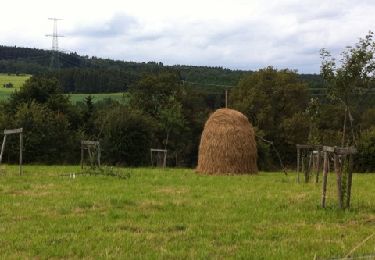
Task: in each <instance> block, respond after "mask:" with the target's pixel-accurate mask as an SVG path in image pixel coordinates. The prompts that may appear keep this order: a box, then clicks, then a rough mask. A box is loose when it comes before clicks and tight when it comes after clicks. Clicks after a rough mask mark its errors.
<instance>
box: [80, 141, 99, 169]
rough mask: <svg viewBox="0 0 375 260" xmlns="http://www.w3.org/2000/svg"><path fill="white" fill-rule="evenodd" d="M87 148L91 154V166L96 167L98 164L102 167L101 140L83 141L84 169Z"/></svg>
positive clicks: (82, 156)
mask: <svg viewBox="0 0 375 260" xmlns="http://www.w3.org/2000/svg"><path fill="white" fill-rule="evenodd" d="M85 150H87V153H88V155H89V161H90V167H91V168H95V161H96V165H97V166H98V167H99V168H100V156H101V152H100V142H99V141H81V169H83V162H84V159H85V158H84V157H85Z"/></svg>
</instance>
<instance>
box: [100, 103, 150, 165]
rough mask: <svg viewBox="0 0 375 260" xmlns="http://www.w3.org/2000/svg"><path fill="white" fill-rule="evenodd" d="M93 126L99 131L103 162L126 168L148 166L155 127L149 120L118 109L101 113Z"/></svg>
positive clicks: (121, 108)
mask: <svg viewBox="0 0 375 260" xmlns="http://www.w3.org/2000/svg"><path fill="white" fill-rule="evenodd" d="M96 125H97V128H101V135H100V138H101V140H102V147H103V160H104V161H106V162H108V163H110V164H123V165H128V166H139V165H147V164H148V163H149V161H150V148H151V144H152V140H153V133H154V125H155V122H154V121H153V120H152V119H151V118H150V117H149V116H146V115H144V114H142V112H140V111H138V110H134V109H129V108H126V107H123V106H117V107H114V108H113V109H111V110H109V111H107V110H106V111H102V112H101V113H100V116H99V117H98V119H97V121H96Z"/></svg>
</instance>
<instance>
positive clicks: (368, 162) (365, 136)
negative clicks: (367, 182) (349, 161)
mask: <svg viewBox="0 0 375 260" xmlns="http://www.w3.org/2000/svg"><path fill="white" fill-rule="evenodd" d="M355 170H356V171H358V172H375V127H372V128H370V129H368V130H366V131H364V132H363V133H362V136H361V139H360V141H359V144H358V154H357V155H356V160H355Z"/></svg>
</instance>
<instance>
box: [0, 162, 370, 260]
mask: <svg viewBox="0 0 375 260" xmlns="http://www.w3.org/2000/svg"><path fill="white" fill-rule="evenodd" d="M119 171H121V172H122V173H126V174H128V175H130V178H129V179H119V178H116V177H107V176H82V175H77V176H76V178H75V179H73V178H69V177H68V176H60V175H62V174H69V173H73V172H75V173H79V168H78V167H76V166H27V167H25V169H24V176H18V175H17V174H18V168H17V167H15V166H7V167H6V169H5V170H3V172H5V173H3V174H2V175H1V176H0V206H1V210H0V234H1V235H0V258H1V259H3V258H5V259H7V258H82V257H85V258H107V257H108V258H120V259H127V258H176V259H180V258H194V259H195V258H243V259H313V258H314V257H315V256H316V257H317V258H318V259H319V258H320V259H322V258H332V257H342V256H344V255H346V254H347V253H348V252H350V250H351V249H352V248H354V247H355V246H356V245H358V244H359V243H360V242H361V241H363V240H364V239H365V238H366V237H368V236H369V235H371V234H372V233H374V232H375V193H374V191H375V174H372V175H371V174H356V175H355V176H354V181H353V200H352V208H351V209H350V210H347V211H342V210H339V209H337V207H336V201H335V189H334V188H335V187H334V176H331V177H330V179H329V184H330V186H329V193H328V205H329V207H328V208H327V209H321V208H320V207H319V203H320V184H318V185H316V184H313V183H310V184H297V183H296V182H295V175H294V174H290V175H289V176H284V175H283V174H281V173H260V174H259V175H257V176H202V175H197V174H196V173H194V171H193V170H190V169H166V170H160V169H126V168H122V169H119ZM374 253H375V237H372V238H371V239H369V240H368V241H367V242H366V243H365V244H363V245H362V246H360V247H359V248H358V249H357V250H356V251H355V253H354V254H355V255H356V256H360V255H369V254H374Z"/></svg>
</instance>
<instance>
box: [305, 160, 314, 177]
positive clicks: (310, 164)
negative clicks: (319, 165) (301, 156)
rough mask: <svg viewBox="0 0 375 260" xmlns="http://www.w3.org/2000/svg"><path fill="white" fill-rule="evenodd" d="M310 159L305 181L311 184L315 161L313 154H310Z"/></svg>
mask: <svg viewBox="0 0 375 260" xmlns="http://www.w3.org/2000/svg"><path fill="white" fill-rule="evenodd" d="M308 157H309V164H308V165H307V169H306V176H305V178H306V179H305V181H306V183H308V182H310V177H311V172H312V170H311V169H312V160H313V154H312V153H310V154H309V155H308Z"/></svg>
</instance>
